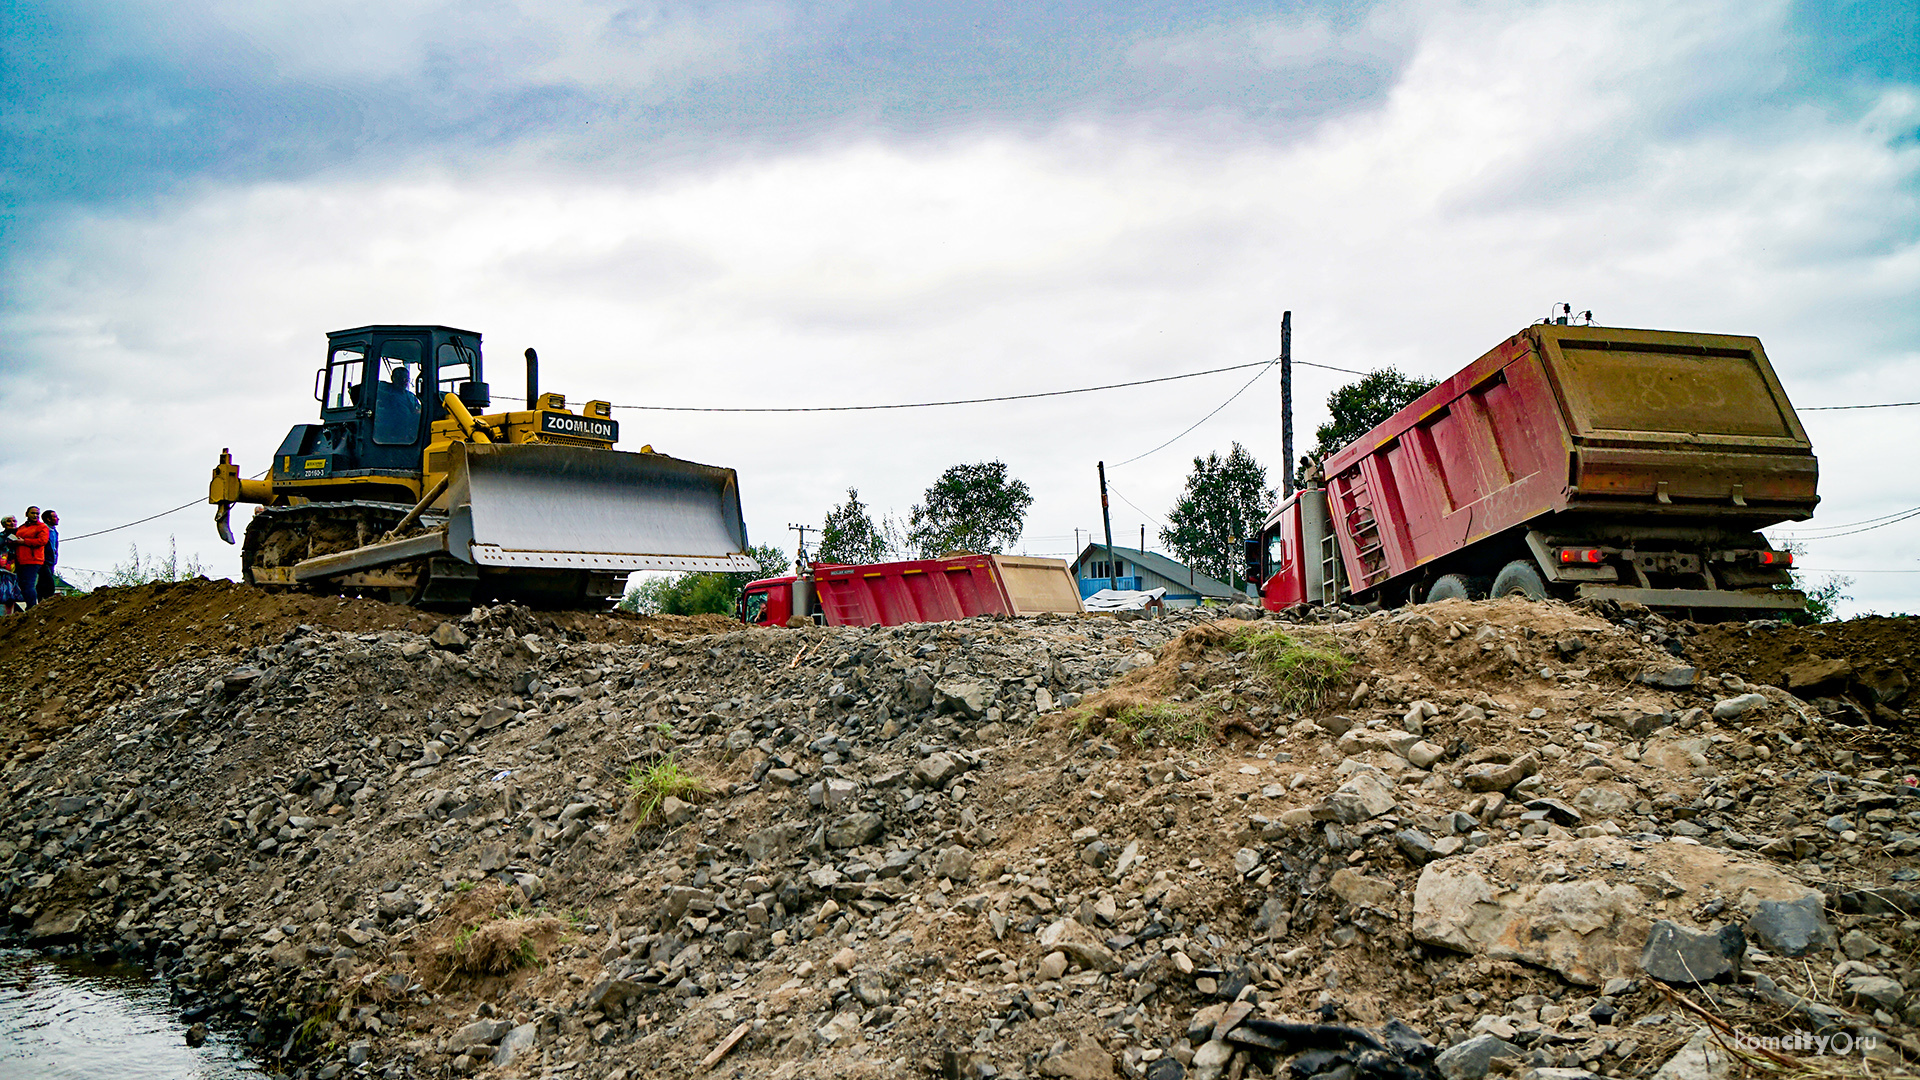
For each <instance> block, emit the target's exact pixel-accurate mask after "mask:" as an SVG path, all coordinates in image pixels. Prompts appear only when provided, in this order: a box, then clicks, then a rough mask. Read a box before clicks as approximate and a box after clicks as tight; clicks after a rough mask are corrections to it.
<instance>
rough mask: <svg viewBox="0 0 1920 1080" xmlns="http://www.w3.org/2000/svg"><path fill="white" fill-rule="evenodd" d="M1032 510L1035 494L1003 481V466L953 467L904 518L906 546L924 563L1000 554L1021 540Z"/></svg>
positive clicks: (1018, 482) (1023, 486) (1023, 485)
mask: <svg viewBox="0 0 1920 1080" xmlns="http://www.w3.org/2000/svg"><path fill="white" fill-rule="evenodd" d="M1032 505H1033V492H1032V491H1029V490H1028V489H1027V485H1026V482H1025V481H1023V480H1016V479H1013V478H1012V477H1009V476H1008V475H1007V465H1006V462H1003V461H983V462H980V463H978V464H974V465H955V466H953V467H952V468H950V469H948V470H947V471H946V472H943V473H941V474H940V479H938V480H935V481H934V482H933V486H932V487H930V488H928V489H927V491H926V501H925V502H923V503H921V504H920V505H919V506H916V507H914V508H913V509H912V510H910V511H908V512H907V544H908V546H909V547H911V548H912V549H913V550H914V551H917V552H919V554H920V557H921V558H923V559H932V558H938V557H939V556H941V555H944V554H946V553H947V552H949V551H972V552H978V553H981V554H998V553H1000V552H1002V551H1005V550H1006V549H1007V546H1008V545H1009V544H1012V543H1013V542H1015V541H1016V540H1019V539H1020V530H1021V529H1022V528H1023V527H1024V525H1025V523H1026V519H1027V507H1029V506H1032Z"/></svg>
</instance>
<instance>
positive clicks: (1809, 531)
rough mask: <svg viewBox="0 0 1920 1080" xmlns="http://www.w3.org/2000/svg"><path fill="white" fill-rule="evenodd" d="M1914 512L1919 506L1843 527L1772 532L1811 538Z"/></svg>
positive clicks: (1822, 526) (1850, 523)
mask: <svg viewBox="0 0 1920 1080" xmlns="http://www.w3.org/2000/svg"><path fill="white" fill-rule="evenodd" d="M1915 510H1920V506H1910V507H1908V508H1906V509H1905V510H1895V511H1894V512H1893V513H1891V514H1881V515H1880V516H1879V517H1870V518H1864V519H1862V520H1860V521H1849V522H1847V523H1846V524H1844V525H1816V526H1814V527H1812V528H1810V529H1779V530H1774V531H1776V532H1778V533H1779V534H1780V535H1781V536H1791V537H1795V538H1799V537H1806V536H1813V535H1814V534H1816V533H1827V532H1834V531H1836V530H1839V529H1851V528H1854V527H1855V526H1858V525H1872V524H1873V523H1874V522H1877V521H1886V520H1887V519H1888V518H1895V517H1900V516H1902V515H1904V514H1911V513H1913V512H1914V511H1915Z"/></svg>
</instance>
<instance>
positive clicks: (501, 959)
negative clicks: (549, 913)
mask: <svg viewBox="0 0 1920 1080" xmlns="http://www.w3.org/2000/svg"><path fill="white" fill-rule="evenodd" d="M555 922H556V920H552V919H496V920H494V921H492V922H487V923H482V924H480V925H478V926H468V927H465V928H463V929H462V930H461V931H460V932H459V933H458V934H456V935H454V938H453V948H452V949H451V950H449V953H448V956H447V968H448V973H449V975H453V974H460V975H505V974H506V973H507V972H509V971H512V970H514V969H515V968H523V967H533V966H535V965H536V964H538V963H539V961H540V954H539V950H538V948H537V947H536V946H535V945H534V941H533V939H534V937H535V936H536V935H538V934H540V933H543V932H546V931H549V930H552V929H554V928H555V926H554V923H555Z"/></svg>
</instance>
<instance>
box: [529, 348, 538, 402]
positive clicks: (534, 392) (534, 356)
mask: <svg viewBox="0 0 1920 1080" xmlns="http://www.w3.org/2000/svg"><path fill="white" fill-rule="evenodd" d="M539 407H540V354H539V353H537V352H534V351H533V349H532V347H531V346H529V347H528V349H527V408H529V409H537V408H539Z"/></svg>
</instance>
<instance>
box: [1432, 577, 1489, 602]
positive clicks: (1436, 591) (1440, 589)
mask: <svg viewBox="0 0 1920 1080" xmlns="http://www.w3.org/2000/svg"><path fill="white" fill-rule="evenodd" d="M1473 586H1474V583H1473V582H1472V581H1471V580H1469V579H1468V577H1467V575H1465V574H1442V575H1440V578H1439V580H1437V581H1435V582H1434V583H1433V584H1432V585H1431V586H1429V587H1428V588H1427V603H1429V604H1431V603H1433V602H1434V601H1435V600H1472V599H1474V593H1475V592H1477V591H1478V590H1476V589H1475V588H1474V587H1473Z"/></svg>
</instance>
